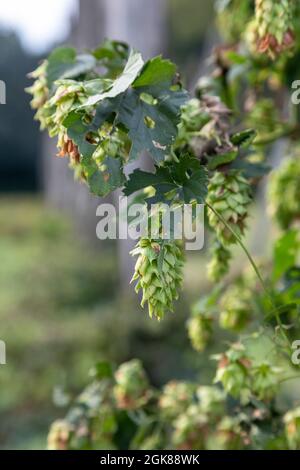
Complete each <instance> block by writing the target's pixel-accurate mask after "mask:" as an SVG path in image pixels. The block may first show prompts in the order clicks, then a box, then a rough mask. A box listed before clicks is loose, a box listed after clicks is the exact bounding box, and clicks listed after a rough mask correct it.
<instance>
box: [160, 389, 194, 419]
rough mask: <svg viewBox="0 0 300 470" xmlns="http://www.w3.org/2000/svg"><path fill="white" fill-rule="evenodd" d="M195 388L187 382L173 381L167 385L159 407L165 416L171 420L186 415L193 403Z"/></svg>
mask: <svg viewBox="0 0 300 470" xmlns="http://www.w3.org/2000/svg"><path fill="white" fill-rule="evenodd" d="M193 395H194V387H193V386H192V384H190V383H187V382H177V381H172V382H169V383H168V384H167V385H165V387H164V389H163V392H162V395H161V397H160V399H159V407H160V409H161V411H162V413H163V415H164V416H165V417H167V418H169V419H174V418H176V417H177V416H178V415H179V414H180V413H184V411H185V410H186V408H187V407H188V406H189V405H190V404H191V403H192V402H193Z"/></svg>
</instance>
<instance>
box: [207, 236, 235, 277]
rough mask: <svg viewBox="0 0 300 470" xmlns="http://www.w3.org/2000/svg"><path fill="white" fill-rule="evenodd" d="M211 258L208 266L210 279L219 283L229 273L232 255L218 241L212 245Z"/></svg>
mask: <svg viewBox="0 0 300 470" xmlns="http://www.w3.org/2000/svg"><path fill="white" fill-rule="evenodd" d="M210 258H211V260H210V262H209V264H208V266H207V273H208V277H209V279H210V280H211V281H213V282H219V281H220V280H221V279H222V278H223V277H224V276H225V275H226V274H227V273H228V271H229V262H230V259H231V253H230V251H229V250H228V249H227V248H225V247H224V246H223V245H222V244H221V243H220V242H219V241H218V240H216V241H215V243H214V244H213V245H212V248H211V255H210Z"/></svg>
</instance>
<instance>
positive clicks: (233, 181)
mask: <svg viewBox="0 0 300 470" xmlns="http://www.w3.org/2000/svg"><path fill="white" fill-rule="evenodd" d="M250 202H251V198H250V185H249V183H248V181H247V180H246V179H245V178H244V177H243V176H242V175H241V173H240V172H239V171H235V170H234V171H231V172H229V173H227V174H224V173H221V172H216V173H215V174H214V176H213V178H212V179H211V182H210V184H209V187H208V197H207V203H208V204H209V205H210V206H212V208H213V209H214V210H216V211H217V212H218V213H219V214H220V215H221V216H222V217H223V219H224V220H225V221H226V223H227V224H228V226H229V227H230V228H231V229H232V230H233V231H234V232H235V233H236V234H237V235H238V236H239V237H241V236H242V235H243V234H244V231H245V227H246V218H247V215H248V206H249V204H250ZM208 220H209V224H210V226H211V228H212V229H213V230H214V231H215V233H216V236H217V238H218V239H219V241H220V242H221V243H222V245H224V246H228V245H230V244H233V243H236V239H235V237H234V235H233V233H232V232H231V231H230V230H229V229H228V228H227V227H226V226H225V225H224V223H223V222H222V221H221V220H220V219H219V217H218V216H217V215H216V214H215V213H214V212H213V211H212V210H210V209H208Z"/></svg>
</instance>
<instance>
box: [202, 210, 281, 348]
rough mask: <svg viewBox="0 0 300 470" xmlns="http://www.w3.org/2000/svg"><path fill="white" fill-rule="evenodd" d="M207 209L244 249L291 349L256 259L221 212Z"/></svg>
mask: <svg viewBox="0 0 300 470" xmlns="http://www.w3.org/2000/svg"><path fill="white" fill-rule="evenodd" d="M206 205H207V207H208V208H209V209H210V210H211V211H212V212H213V213H214V214H215V215H216V217H218V219H219V220H220V221H221V222H222V223H223V224H224V225H225V227H226V228H227V229H228V230H229V231H230V232H231V233H232V235H233V236H234V238H235V239H236V241H237V242H238V244H239V245H240V247H241V248H242V250H243V251H244V253H245V254H246V256H247V258H248V260H249V261H250V263H251V265H252V267H253V269H254V271H255V274H256V276H257V278H258V279H259V281H260V283H261V286H262V288H263V290H264V292H265V293H266V295H267V298H268V299H269V302H270V304H271V306H272V308H273V309H274V315H275V318H276V321H277V324H278V327H279V328H280V332H281V335H282V336H283V338H284V340H285V341H286V343H287V345H288V346H289V347H290V341H289V339H288V336H287V335H286V333H285V331H284V327H283V324H282V322H281V319H280V316H279V314H278V307H276V305H275V303H274V301H273V296H272V294H271V293H270V291H269V289H268V287H267V285H266V283H265V281H264V280H263V278H262V275H261V274H260V272H259V269H258V267H257V266H256V264H255V261H254V259H253V258H252V256H251V254H250V253H249V251H248V249H247V247H246V246H245V244H244V243H243V241H242V239H241V238H240V237H239V235H238V234H237V233H236V232H235V231H234V230H233V229H232V228H231V227H230V225H229V224H228V223H227V222H226V220H225V219H224V217H223V216H222V215H221V214H219V212H218V211H217V210H216V209H214V208H213V207H212V206H211V205H210V204H208V203H206Z"/></svg>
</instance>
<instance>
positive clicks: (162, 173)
mask: <svg viewBox="0 0 300 470" xmlns="http://www.w3.org/2000/svg"><path fill="white" fill-rule="evenodd" d="M149 186H153V187H154V188H155V189H159V190H161V188H162V187H164V192H168V191H171V190H172V189H174V188H176V185H175V183H174V182H173V181H171V177H170V173H169V171H168V169H166V168H164V167H156V173H149V172H146V171H143V170H138V169H137V170H134V172H133V173H131V175H129V179H128V180H127V182H126V184H125V187H124V189H123V193H124V194H125V196H130V195H131V194H133V193H135V192H137V191H140V190H142V189H144V188H147V187H149Z"/></svg>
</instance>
